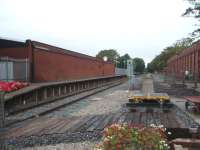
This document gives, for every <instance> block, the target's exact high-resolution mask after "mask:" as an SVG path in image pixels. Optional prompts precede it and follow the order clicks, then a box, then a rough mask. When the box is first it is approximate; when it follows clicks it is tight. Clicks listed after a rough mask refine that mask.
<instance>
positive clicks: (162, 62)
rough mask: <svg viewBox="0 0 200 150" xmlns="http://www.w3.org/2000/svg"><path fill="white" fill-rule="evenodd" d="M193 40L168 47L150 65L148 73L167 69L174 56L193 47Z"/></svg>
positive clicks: (179, 41) (180, 41)
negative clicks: (170, 59)
mask: <svg viewBox="0 0 200 150" xmlns="http://www.w3.org/2000/svg"><path fill="white" fill-rule="evenodd" d="M192 42H193V39H192V38H183V39H181V40H178V41H177V42H176V43H174V44H173V45H172V46H169V47H166V48H165V49H164V50H163V51H162V52H161V53H160V54H159V55H157V56H156V57H155V58H154V59H153V60H152V61H151V62H150V63H149V64H148V65H147V70H148V72H153V71H161V70H163V69H164V67H166V65H167V61H168V60H169V58H171V57H172V56H174V55H178V54H179V53H181V52H182V51H183V50H184V49H186V48H188V47H190V46H191V45H192Z"/></svg>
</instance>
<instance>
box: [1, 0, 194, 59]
mask: <svg viewBox="0 0 200 150" xmlns="http://www.w3.org/2000/svg"><path fill="white" fill-rule="evenodd" d="M187 7H188V3H187V2H186V1H185V0H141V1H140V0H0V37H1V38H7V39H14V40H18V41H25V40H26V39H31V40H35V41H40V42H44V43H47V44H50V45H54V46H58V47H61V48H65V49H69V50H73V51H76V52H80V53H84V54H87V55H91V56H95V55H96V54H97V53H98V52H99V51H100V50H104V49H116V50H117V51H118V52H119V54H120V55H124V54H125V53H128V54H129V55H130V56H131V57H132V58H134V57H141V58H143V59H144V60H145V62H146V63H148V62H150V61H151V60H152V59H153V58H154V57H155V56H156V55H158V54H159V53H160V52H161V51H162V50H163V49H164V48H165V47H167V46H170V45H172V44H173V43H174V42H175V41H177V40H179V39H181V38H184V37H187V36H188V34H189V33H191V32H192V31H193V30H194V29H195V28H196V26H195V24H196V23H197V21H196V20H195V19H193V18H188V17H187V18H186V17H181V14H182V13H183V12H184V11H185V9H186V8H187Z"/></svg>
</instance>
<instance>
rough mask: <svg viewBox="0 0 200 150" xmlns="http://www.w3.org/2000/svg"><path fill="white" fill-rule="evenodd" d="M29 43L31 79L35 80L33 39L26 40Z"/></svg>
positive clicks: (31, 80)
mask: <svg viewBox="0 0 200 150" xmlns="http://www.w3.org/2000/svg"><path fill="white" fill-rule="evenodd" d="M26 43H27V45H28V59H29V81H30V82H34V50H33V44H32V41H31V40H26Z"/></svg>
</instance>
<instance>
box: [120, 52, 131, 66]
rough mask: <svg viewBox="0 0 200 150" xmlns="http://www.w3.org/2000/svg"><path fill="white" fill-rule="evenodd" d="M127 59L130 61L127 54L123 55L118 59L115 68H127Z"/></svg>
mask: <svg viewBox="0 0 200 150" xmlns="http://www.w3.org/2000/svg"><path fill="white" fill-rule="evenodd" d="M129 59H131V57H130V56H129V54H125V55H123V56H121V57H119V59H118V64H117V67H118V68H127V60H129Z"/></svg>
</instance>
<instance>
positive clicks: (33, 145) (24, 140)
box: [7, 132, 101, 150]
mask: <svg viewBox="0 0 200 150" xmlns="http://www.w3.org/2000/svg"><path fill="white" fill-rule="evenodd" d="M100 138H101V133H100V132H77V133H63V134H49V135H42V136H39V137H38V136H30V137H21V138H17V139H13V140H10V141H9V143H7V144H8V145H12V146H9V147H10V148H11V147H12V148H14V149H17V150H21V149H25V150H46V149H49V148H50V149H57V148H58V149H60V150H65V149H63V148H65V147H67V148H68V149H70V148H72V147H73V149H77V150H79V149H91V147H94V145H95V144H96V143H98V141H99V139H100ZM47 145H48V146H47ZM55 145H56V146H55ZM24 147H26V148H24Z"/></svg>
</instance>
